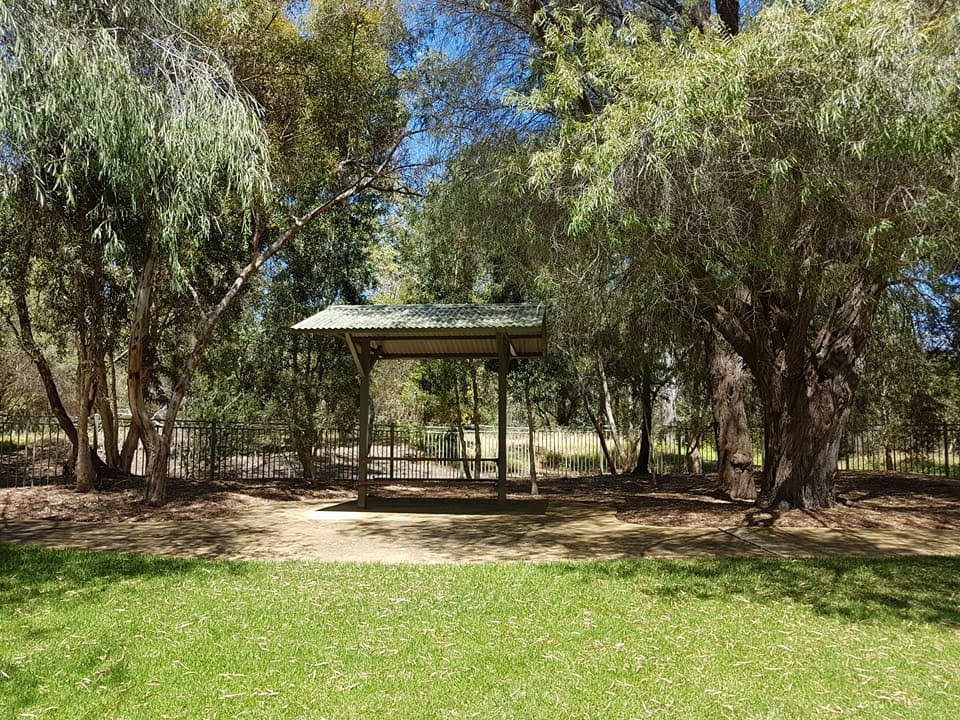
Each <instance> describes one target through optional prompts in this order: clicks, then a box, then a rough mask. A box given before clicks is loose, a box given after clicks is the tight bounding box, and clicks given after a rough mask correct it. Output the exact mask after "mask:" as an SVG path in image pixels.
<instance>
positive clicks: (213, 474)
mask: <svg viewBox="0 0 960 720" xmlns="http://www.w3.org/2000/svg"><path fill="white" fill-rule="evenodd" d="M216 479H217V423H216V422H211V423H210V480H211V482H212V481H214V480H216Z"/></svg>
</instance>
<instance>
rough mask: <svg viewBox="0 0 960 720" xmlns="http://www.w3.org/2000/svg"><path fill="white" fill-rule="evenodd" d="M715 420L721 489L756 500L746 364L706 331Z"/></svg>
mask: <svg viewBox="0 0 960 720" xmlns="http://www.w3.org/2000/svg"><path fill="white" fill-rule="evenodd" d="M703 339H704V345H705V348H706V353H707V361H708V376H709V378H710V394H711V396H712V400H713V402H712V409H713V422H714V427H715V430H716V437H717V483H718V488H719V489H720V490H721V491H722V492H724V493H726V494H727V495H729V496H730V497H731V498H734V499H736V500H755V499H756V498H757V485H756V483H755V482H754V479H753V444H752V442H751V440H750V428H749V426H748V423H747V411H746V407H745V406H744V394H745V388H744V382H745V377H744V370H745V369H744V366H743V360H741V359H740V358H739V357H738V356H737V354H736V353H734V352H733V350H732V349H731V348H730V347H729V346H728V345H727V344H726V343H725V342H724V341H723V339H722V338H718V337H716V336H715V333H714V331H713V330H712V329H709V328H708V329H706V330H705V332H704V336H703Z"/></svg>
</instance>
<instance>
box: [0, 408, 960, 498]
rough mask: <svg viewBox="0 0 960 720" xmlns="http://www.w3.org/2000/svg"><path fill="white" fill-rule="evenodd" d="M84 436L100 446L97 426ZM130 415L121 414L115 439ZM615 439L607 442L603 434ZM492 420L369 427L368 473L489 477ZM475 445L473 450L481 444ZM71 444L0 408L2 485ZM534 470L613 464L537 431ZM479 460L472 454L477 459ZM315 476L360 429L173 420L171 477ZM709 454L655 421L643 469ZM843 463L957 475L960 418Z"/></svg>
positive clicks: (46, 424)
mask: <svg viewBox="0 0 960 720" xmlns="http://www.w3.org/2000/svg"><path fill="white" fill-rule="evenodd" d="M91 425H92V427H91V431H90V438H89V441H90V443H91V445H92V446H93V447H95V448H102V446H103V435H102V431H101V429H100V428H99V425H98V423H96V422H94V423H91ZM128 428H129V421H123V422H121V428H120V438H121V442H122V439H123V437H124V436H125V435H126V433H127V430H128ZM607 443H608V446H610V447H612V439H611V438H609V437H608V438H607ZM496 448H497V432H496V428H495V427H490V426H481V427H479V428H476V429H475V428H473V427H470V426H467V427H465V428H464V429H463V433H462V436H461V433H460V432H459V430H458V429H457V428H456V427H446V426H410V425H377V426H376V427H374V428H373V430H372V433H371V447H370V467H369V475H370V476H371V477H383V478H396V479H398V480H402V479H413V478H418V479H420V478H435V479H459V480H465V479H475V480H476V479H484V480H486V479H493V478H495V477H496V455H497V452H496ZM478 449H479V452H478ZM70 453H71V444H70V442H69V440H68V439H67V437H66V435H65V434H64V433H63V431H62V430H61V429H60V427H59V425H58V424H57V422H56V420H55V419H54V418H53V417H36V416H29V417H25V416H2V415H0V487H9V486H18V485H36V484H48V483H58V482H67V481H69V479H70V467H69V465H70ZM533 456H534V467H535V469H536V472H537V474H538V476H541V477H544V476H546V477H550V476H553V477H577V476H590V475H601V474H604V473H606V472H609V467H608V466H607V463H606V460H605V457H604V455H603V452H602V450H601V446H600V441H599V438H598V437H597V434H596V433H595V432H594V431H593V430H590V429H575V428H553V429H538V430H536V431H535V432H534V435H533ZM478 457H479V459H478ZM754 460H755V462H756V464H757V466H760V465H762V463H763V438H762V436H761V435H760V434H759V433H754ZM307 463H310V464H311V465H312V468H313V471H314V474H315V476H316V477H318V478H320V479H323V480H326V481H332V482H344V483H350V482H352V481H353V480H354V479H355V478H356V467H357V434H356V431H355V430H354V429H352V428H350V429H336V428H331V429H325V430H321V431H319V432H317V433H316V434H311V435H310V436H305V435H303V434H295V433H293V432H291V430H290V428H288V427H286V426H283V425H270V424H253V423H224V422H203V421H194V420H184V421H180V422H178V423H177V424H176V427H175V428H174V434H173V441H172V443H171V452H170V459H169V465H168V471H169V474H170V476H171V477H176V478H183V479H189V480H282V479H291V478H302V477H304V475H305V469H304V468H305V464H307ZM716 463H717V452H716V447H715V443H714V440H713V436H712V433H711V434H709V435H706V434H699V433H694V432H691V431H690V430H689V429H687V428H682V427H664V428H658V429H656V431H655V432H654V437H653V443H652V447H651V469H652V470H653V471H654V472H656V473H659V474H666V473H686V472H697V471H702V472H712V471H714V470H715V469H716ZM145 466H146V456H145V454H144V452H143V450H142V448H138V450H137V452H136V453H135V455H134V457H133V463H132V466H131V471H132V472H133V474H136V475H139V474H142V473H143V472H144V470H145ZM530 466H531V463H530V438H529V434H528V431H527V428H508V429H507V474H508V475H509V476H510V477H513V478H525V477H528V476H529V473H530ZM839 467H840V468H841V469H844V470H860V471H877V472H884V471H890V472H903V473H920V474H924V475H935V476H941V477H954V478H960V426H952V425H943V426H935V427H920V426H910V427H899V428H892V429H891V428H870V429H866V430H862V431H857V432H851V433H849V434H848V436H847V437H846V438H845V439H844V442H843V445H842V448H841V455H840V462H839Z"/></svg>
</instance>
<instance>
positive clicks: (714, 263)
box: [522, 0, 960, 300]
mask: <svg viewBox="0 0 960 720" xmlns="http://www.w3.org/2000/svg"><path fill="white" fill-rule="evenodd" d="M580 27H581V26H580V25H579V24H578V22H577V20H576V16H571V17H568V18H567V19H566V20H565V22H564V23H561V24H558V25H556V26H555V28H554V29H552V30H551V35H550V41H549V42H550V46H551V47H552V48H554V52H553V55H552V56H551V61H552V65H551V72H550V73H549V75H548V76H547V77H546V79H545V82H544V84H543V87H542V88H540V89H538V90H537V91H535V92H532V93H531V94H530V95H529V97H528V98H526V99H524V100H522V104H523V105H524V106H529V107H531V108H535V109H536V108H540V109H550V110H552V111H555V112H558V113H561V114H562V113H563V108H566V107H568V106H569V104H570V103H571V101H572V100H573V98H574V97H575V96H576V94H577V93H578V92H579V88H580V82H581V79H582V78H583V77H584V76H585V75H589V77H590V79H591V82H592V83H593V84H594V85H595V86H596V87H597V88H598V89H599V91H600V92H601V93H602V94H603V95H604V96H605V97H607V98H609V102H608V103H607V104H606V105H604V107H603V108H602V110H601V111H599V112H598V113H596V114H595V115H592V116H586V117H584V116H573V117H566V118H565V120H564V122H563V124H562V125H561V126H560V127H559V128H558V132H557V134H556V137H555V138H554V141H553V142H551V143H550V145H549V146H548V147H546V148H545V149H543V150H542V151H541V152H540V153H538V154H537V156H536V157H535V160H534V163H533V172H534V180H535V182H536V183H537V184H538V185H539V187H541V188H543V191H544V192H550V193H553V192H556V193H557V194H558V195H559V196H560V197H561V198H562V199H563V201H564V202H565V203H566V204H567V205H568V207H569V208H570V210H571V219H570V227H571V229H572V230H573V231H574V232H579V233H582V232H586V231H587V230H588V229H591V230H592V228H594V227H595V226H596V225H597V223H598V222H600V223H603V222H609V223H613V224H615V225H616V226H618V227H619V228H620V229H621V230H620V231H621V232H622V233H623V234H624V235H625V236H626V237H627V238H629V239H630V241H631V242H632V243H633V245H634V251H633V253H634V255H644V256H646V257H649V258H652V259H653V265H654V268H655V270H654V274H655V275H659V276H661V277H665V278H670V279H672V280H673V281H674V282H679V283H681V284H684V285H694V284H696V286H695V287H696V289H697V290H699V291H701V292H704V293H710V294H713V293H721V294H722V293H728V292H732V290H733V289H734V288H736V287H737V286H738V284H741V283H744V282H746V283H748V284H750V285H751V287H754V286H758V287H759V286H762V287H763V288H766V290H767V291H769V292H771V293H784V292H793V291H794V289H795V288H796V287H797V285H798V283H801V284H802V285H803V287H804V290H803V293H804V294H806V295H808V296H811V297H814V298H821V299H824V300H829V298H831V297H832V296H834V295H835V294H836V293H838V292H843V290H844V289H845V288H846V287H848V286H849V284H850V283H851V281H852V279H853V278H854V277H859V276H860V275H861V274H862V273H868V274H869V275H870V276H875V277H880V278H884V279H889V278H896V277H899V274H900V272H901V271H902V270H904V269H905V268H912V267H913V266H915V265H916V264H917V263H920V262H930V263H941V264H942V263H943V260H944V257H945V256H949V255H951V254H952V252H953V250H954V242H955V240H954V239H955V233H956V231H957V228H958V227H960V202H958V195H957V185H956V182H957V175H958V167H957V151H958V148H960V104H958V103H960V95H958V93H957V92H956V83H955V79H956V77H957V75H958V71H960V68H958V63H960V60H958V58H957V55H956V53H955V49H956V46H957V44H958V40H960V11H957V9H956V8H955V6H953V5H952V4H948V5H946V6H944V7H943V9H942V11H941V12H940V13H939V14H935V13H933V12H932V11H931V10H930V8H929V6H928V5H927V4H925V3H922V2H913V1H912V0H881V1H879V2H865V1H864V0H833V1H829V2H825V3H822V4H818V6H817V8H816V10H814V11H812V10H810V9H809V7H808V5H807V4H805V3H800V2H780V3H776V4H774V5H771V6H769V7H766V8H764V9H763V10H761V11H760V12H759V13H758V15H757V16H756V18H754V19H753V20H752V21H751V22H750V23H749V25H748V26H747V28H746V29H745V30H744V31H743V32H742V33H741V34H740V35H739V36H737V37H736V38H734V39H732V40H731V39H730V38H728V37H726V36H725V35H724V34H723V33H721V32H719V31H717V30H711V31H708V32H707V33H705V34H704V35H702V36H700V35H699V34H695V35H694V36H690V37H687V36H681V35H676V34H673V33H670V32H665V33H664V34H663V36H662V37H660V38H657V39H655V38H653V37H652V36H651V34H650V32H649V31H648V30H647V29H646V27H645V26H644V25H642V24H639V23H631V24H628V25H626V26H624V27H622V28H620V29H616V30H615V29H613V28H612V27H611V26H609V25H605V24H600V25H596V26H589V27H587V28H586V29H583V30H582V32H581V30H580ZM571 47H573V48H575V52H571V51H569V48H571ZM557 188H559V189H557ZM687 289H689V288H687Z"/></svg>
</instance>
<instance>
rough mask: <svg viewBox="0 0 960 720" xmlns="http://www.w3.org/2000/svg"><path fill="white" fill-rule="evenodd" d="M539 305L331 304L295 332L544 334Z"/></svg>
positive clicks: (297, 327) (542, 314) (542, 316)
mask: <svg viewBox="0 0 960 720" xmlns="http://www.w3.org/2000/svg"><path fill="white" fill-rule="evenodd" d="M543 324H544V309H543V305H540V304H537V303H510V304H506V303H504V304H495V305H331V306H330V307H328V308H326V309H325V310H321V311H320V312H318V313H317V314H316V315H313V316H312V317H309V318H307V319H306V320H302V321H300V322H298V323H297V324H296V325H294V326H293V329H294V330H301V331H314V332H329V333H359V334H368V333H376V332H378V331H385V332H387V333H392V332H404V331H416V330H430V331H437V330H455V331H458V334H460V333H465V332H469V331H471V330H475V331H478V332H479V333H481V334H484V335H486V334H489V333H491V332H493V331H497V330H505V331H510V330H521V329H522V330H538V331H540V332H542V331H543Z"/></svg>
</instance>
